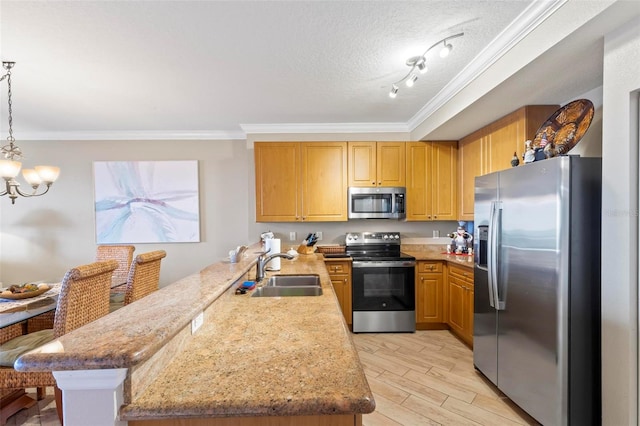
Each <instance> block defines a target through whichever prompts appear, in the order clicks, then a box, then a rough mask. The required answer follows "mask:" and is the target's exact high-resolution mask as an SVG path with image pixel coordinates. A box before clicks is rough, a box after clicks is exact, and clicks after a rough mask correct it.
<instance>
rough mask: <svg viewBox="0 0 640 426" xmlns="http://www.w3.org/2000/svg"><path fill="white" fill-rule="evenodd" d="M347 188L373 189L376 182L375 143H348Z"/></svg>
mask: <svg viewBox="0 0 640 426" xmlns="http://www.w3.org/2000/svg"><path fill="white" fill-rule="evenodd" d="M348 146H349V186H359V187H373V186H377V181H376V143H375V142H349V143H348Z"/></svg>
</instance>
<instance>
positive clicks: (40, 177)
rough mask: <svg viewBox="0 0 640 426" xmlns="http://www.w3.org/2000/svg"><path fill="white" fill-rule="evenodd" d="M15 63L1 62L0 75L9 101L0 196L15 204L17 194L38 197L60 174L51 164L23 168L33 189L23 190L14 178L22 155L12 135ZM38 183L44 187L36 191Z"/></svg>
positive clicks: (0, 151) (1, 152)
mask: <svg viewBox="0 0 640 426" xmlns="http://www.w3.org/2000/svg"><path fill="white" fill-rule="evenodd" d="M14 65H15V62H3V63H2V66H3V67H4V69H5V70H7V73H6V74H5V75H3V76H2V77H0V81H2V80H4V79H6V80H7V85H8V86H9V90H8V93H9V95H8V102H9V136H8V137H7V141H9V143H8V144H7V145H4V146H3V147H2V148H0V177H2V178H3V179H4V180H5V183H6V187H5V190H4V191H2V192H0V196H2V195H8V196H9V198H10V199H11V204H15V202H16V198H18V196H22V197H38V196H40V195H44V194H46V193H47V192H48V191H49V188H50V187H51V185H52V184H53V182H55V180H56V179H58V175H59V174H60V168H58V167H53V166H35V167H34V168H33V169H23V170H22V176H23V177H24V179H25V180H26V181H27V183H28V184H29V185H31V188H32V189H33V191H31V192H24V191H22V190H20V184H19V183H18V181H17V180H16V176H18V173H20V169H21V168H22V163H21V162H20V160H21V159H22V158H24V157H23V155H22V150H21V149H20V148H19V147H18V146H17V145H16V144H15V139H14V137H13V117H12V116H11V114H12V110H11V69H12V68H13V66H14ZM40 185H45V186H46V188H45V189H44V190H43V191H41V192H38V188H40Z"/></svg>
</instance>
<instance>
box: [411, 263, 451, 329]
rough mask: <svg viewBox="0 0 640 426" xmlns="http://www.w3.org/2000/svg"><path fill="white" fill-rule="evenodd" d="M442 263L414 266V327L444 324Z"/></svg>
mask: <svg viewBox="0 0 640 426" xmlns="http://www.w3.org/2000/svg"><path fill="white" fill-rule="evenodd" d="M443 269H444V262H441V261H418V262H417V264H416V326H417V328H424V327H420V326H419V325H420V324H421V323H438V324H441V323H444V322H445V318H444V291H445V288H444V275H443Z"/></svg>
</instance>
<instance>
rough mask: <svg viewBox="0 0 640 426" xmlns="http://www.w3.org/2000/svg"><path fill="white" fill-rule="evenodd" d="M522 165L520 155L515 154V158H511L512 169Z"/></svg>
mask: <svg viewBox="0 0 640 426" xmlns="http://www.w3.org/2000/svg"><path fill="white" fill-rule="evenodd" d="M518 164H520V160H519V159H518V153H516V152H514V153H513V158H511V167H517V166H518Z"/></svg>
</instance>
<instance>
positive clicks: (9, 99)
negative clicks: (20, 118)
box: [7, 68, 15, 144]
mask: <svg viewBox="0 0 640 426" xmlns="http://www.w3.org/2000/svg"><path fill="white" fill-rule="evenodd" d="M7 86H9V91H8V93H9V94H8V102H9V136H8V137H7V140H8V141H9V143H11V144H12V143H13V142H14V141H15V139H14V138H13V117H12V115H13V114H12V108H11V106H12V104H11V68H9V69H8V70H7Z"/></svg>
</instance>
